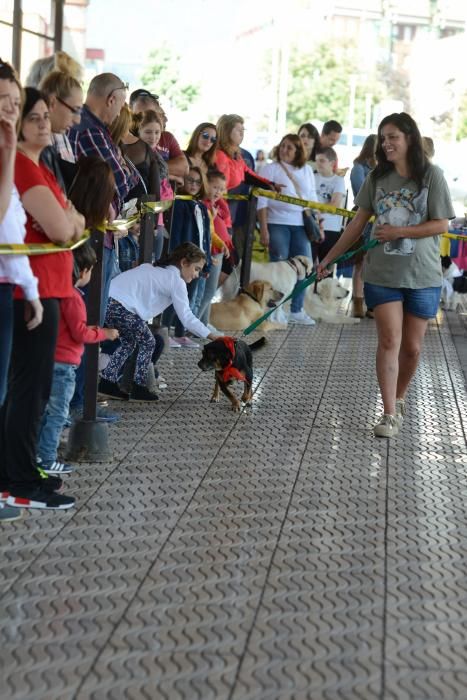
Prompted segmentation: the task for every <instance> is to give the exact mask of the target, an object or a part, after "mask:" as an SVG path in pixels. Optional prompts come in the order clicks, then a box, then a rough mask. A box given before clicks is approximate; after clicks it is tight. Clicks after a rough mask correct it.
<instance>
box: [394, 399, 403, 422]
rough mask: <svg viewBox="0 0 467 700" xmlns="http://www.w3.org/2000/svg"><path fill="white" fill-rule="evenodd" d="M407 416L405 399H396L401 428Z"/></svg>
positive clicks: (398, 420) (397, 416)
mask: <svg viewBox="0 0 467 700" xmlns="http://www.w3.org/2000/svg"><path fill="white" fill-rule="evenodd" d="M404 416H405V400H404V399H396V420H397V425H398V426H399V428H402V423H403V421H404Z"/></svg>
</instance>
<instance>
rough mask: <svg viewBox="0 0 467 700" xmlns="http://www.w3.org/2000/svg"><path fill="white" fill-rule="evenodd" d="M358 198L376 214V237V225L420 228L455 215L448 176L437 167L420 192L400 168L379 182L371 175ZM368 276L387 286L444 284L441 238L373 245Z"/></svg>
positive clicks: (365, 271) (366, 267) (367, 259)
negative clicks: (399, 171) (429, 222)
mask: <svg viewBox="0 0 467 700" xmlns="http://www.w3.org/2000/svg"><path fill="white" fill-rule="evenodd" d="M355 202H356V204H358V206H359V207H362V209H366V210H368V211H372V212H374V214H375V215H376V221H375V223H374V225H373V229H372V232H371V238H374V230H375V226H376V225H377V224H389V225H391V226H415V225H416V224H420V223H423V222H424V221H431V220H432V219H452V218H453V217H454V216H455V213H454V210H453V208H452V202H451V196H450V194H449V190H448V186H447V184H446V180H445V179H444V176H443V173H442V171H441V170H440V168H438V167H437V166H436V165H430V166H429V167H428V170H427V172H426V175H425V178H424V181H423V187H422V189H421V190H420V191H418V188H417V185H416V183H415V182H414V181H413V180H409V179H408V178H405V177H401V176H400V175H398V174H397V172H396V171H395V170H393V171H391V172H390V173H388V174H387V175H385V176H384V177H382V178H379V179H378V180H377V181H376V182H374V180H373V179H372V177H371V174H370V175H368V176H367V178H366V180H365V182H364V183H363V185H362V187H361V189H360V191H359V193H358V195H357V197H356V199H355ZM363 279H364V280H365V282H369V283H370V284H378V285H381V286H382V287H409V288H411V289H423V288H424V287H439V286H441V284H442V279H443V277H442V273H441V262H440V257H439V236H427V237H426V238H398V239H396V240H395V241H389V242H387V243H382V244H381V245H378V246H376V247H375V248H371V250H369V251H368V253H367V255H366V257H365V263H364V269H363Z"/></svg>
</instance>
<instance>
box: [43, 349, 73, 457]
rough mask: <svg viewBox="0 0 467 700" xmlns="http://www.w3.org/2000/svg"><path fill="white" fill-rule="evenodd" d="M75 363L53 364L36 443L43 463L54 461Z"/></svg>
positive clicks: (63, 424) (65, 417)
mask: <svg viewBox="0 0 467 700" xmlns="http://www.w3.org/2000/svg"><path fill="white" fill-rule="evenodd" d="M75 380H76V365H68V364H65V363H64V362H56V363H55V364H54V371H53V379H52V389H51V391H50V398H49V400H48V402H47V406H46V407H45V411H44V415H43V417H42V424H41V429H40V434H39V440H38V443H37V456H38V457H39V458H40V459H41V461H42V462H43V463H44V464H49V463H51V462H55V460H56V459H57V449H58V444H59V441H60V434H61V432H62V430H63V428H64V426H65V423H66V420H67V418H68V409H69V407H70V401H71V397H72V396H73V392H74V390H75Z"/></svg>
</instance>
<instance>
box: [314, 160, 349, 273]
mask: <svg viewBox="0 0 467 700" xmlns="http://www.w3.org/2000/svg"><path fill="white" fill-rule="evenodd" d="M336 163H337V154H336V152H335V150H334V149H333V148H323V149H322V150H321V151H320V152H319V153H318V154H317V156H316V170H317V173H316V174H315V183H316V194H317V197H318V202H321V203H322V204H330V205H331V206H333V207H342V206H343V203H344V197H345V183H344V178H343V177H340V176H339V175H336V174H335V172H334V170H335V166H336ZM321 216H322V219H324V221H323V228H324V241H322V242H321V243H318V244H313V259H316V257H318V258H319V260H322V259H323V258H324V256H325V255H326V254H327V253H328V252H329V251H330V250H331V248H332V247H333V245H334V244H335V243H336V241H337V239H338V238H339V234H340V232H341V228H342V216H340V215H339V214H327V213H322V215H321Z"/></svg>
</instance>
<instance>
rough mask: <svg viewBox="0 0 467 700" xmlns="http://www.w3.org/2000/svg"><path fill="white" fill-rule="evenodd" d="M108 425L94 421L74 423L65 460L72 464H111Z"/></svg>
mask: <svg viewBox="0 0 467 700" xmlns="http://www.w3.org/2000/svg"><path fill="white" fill-rule="evenodd" d="M108 438H109V435H108V429H107V423H104V421H94V420H83V419H81V420H77V421H73V423H72V426H71V428H70V435H69V437H68V444H67V449H66V454H65V459H67V460H70V462H110V461H111V460H112V453H111V452H110V449H109V439H108Z"/></svg>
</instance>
